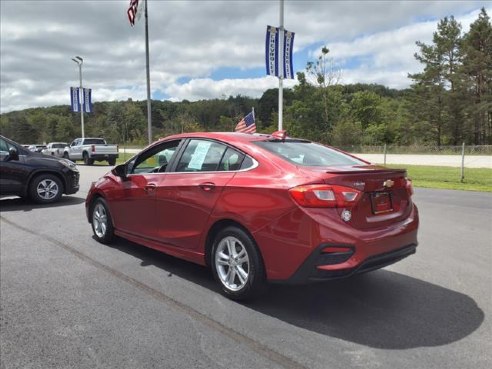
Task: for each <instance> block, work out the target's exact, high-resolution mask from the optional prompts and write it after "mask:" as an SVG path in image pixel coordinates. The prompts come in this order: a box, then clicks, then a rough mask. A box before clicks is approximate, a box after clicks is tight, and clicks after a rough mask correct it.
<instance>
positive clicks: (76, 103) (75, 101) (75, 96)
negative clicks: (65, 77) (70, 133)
mask: <svg viewBox="0 0 492 369" xmlns="http://www.w3.org/2000/svg"><path fill="white" fill-rule="evenodd" d="M70 102H71V106H72V111H73V112H74V113H78V112H80V100H79V88H78V87H70Z"/></svg>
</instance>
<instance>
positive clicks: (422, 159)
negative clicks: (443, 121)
mask: <svg viewBox="0 0 492 369" xmlns="http://www.w3.org/2000/svg"><path fill="white" fill-rule="evenodd" d="M353 155H355V156H358V157H360V158H362V159H364V160H367V161H369V162H371V163H378V164H382V163H384V154H353ZM386 164H404V165H433V166H441V167H461V155H424V154H422V155H414V154H386ZM465 168H489V169H492V156H490V155H465Z"/></svg>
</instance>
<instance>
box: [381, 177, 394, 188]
mask: <svg viewBox="0 0 492 369" xmlns="http://www.w3.org/2000/svg"><path fill="white" fill-rule="evenodd" d="M394 184H395V181H392V180H391V179H387V180H386V181H384V182H383V186H384V187H387V188H390V187H393V185H394Z"/></svg>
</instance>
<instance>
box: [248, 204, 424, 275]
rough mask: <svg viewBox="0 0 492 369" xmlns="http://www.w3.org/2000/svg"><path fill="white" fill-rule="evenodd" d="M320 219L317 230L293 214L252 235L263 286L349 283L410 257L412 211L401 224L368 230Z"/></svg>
mask: <svg viewBox="0 0 492 369" xmlns="http://www.w3.org/2000/svg"><path fill="white" fill-rule="evenodd" d="M328 218H329V219H328ZM325 219H326V222H325V224H324V225H322V224H320V223H319V222H317V221H316V220H315V219H313V218H312V217H310V216H309V215H308V214H306V213H301V212H294V213H291V214H288V215H287V216H285V217H282V218H281V219H278V220H277V221H276V222H275V224H274V227H272V228H269V229H264V230H263V231H262V232H258V233H257V234H255V235H254V236H255V239H256V240H257V242H258V244H259V246H260V248H261V251H262V256H263V259H264V262H265V266H266V269H267V270H266V272H267V278H268V280H269V281H271V282H282V283H295V284H299V283H305V282H310V281H318V280H329V279H337V278H344V277H350V276H352V275H354V274H357V273H363V272H368V271H370V270H374V269H378V268H382V267H385V266H387V265H389V264H392V263H395V262H397V261H399V260H401V259H403V258H405V257H407V256H409V255H411V254H413V253H415V251H416V247H417V244H418V242H417V231H418V224H419V218H418V210H417V207H416V206H415V205H413V206H412V209H411V211H410V212H409V214H408V216H407V217H406V218H405V219H403V220H401V221H398V222H394V223H392V224H391V225H388V224H386V225H385V226H383V227H377V228H374V229H365V230H361V229H356V228H354V227H351V226H350V225H348V224H345V223H344V222H343V221H341V220H340V216H338V215H337V214H336V213H332V214H331V215H328V213H327V215H326V218H325ZM267 233H268V234H267ZM284 235H285V236H284ZM289 236H290V237H289Z"/></svg>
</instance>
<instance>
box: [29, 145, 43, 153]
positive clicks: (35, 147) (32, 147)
mask: <svg viewBox="0 0 492 369" xmlns="http://www.w3.org/2000/svg"><path fill="white" fill-rule="evenodd" d="M27 148H28V150H29V151H32V152H41V151H43V150H44V149H46V145H29V146H28V147H27Z"/></svg>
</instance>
